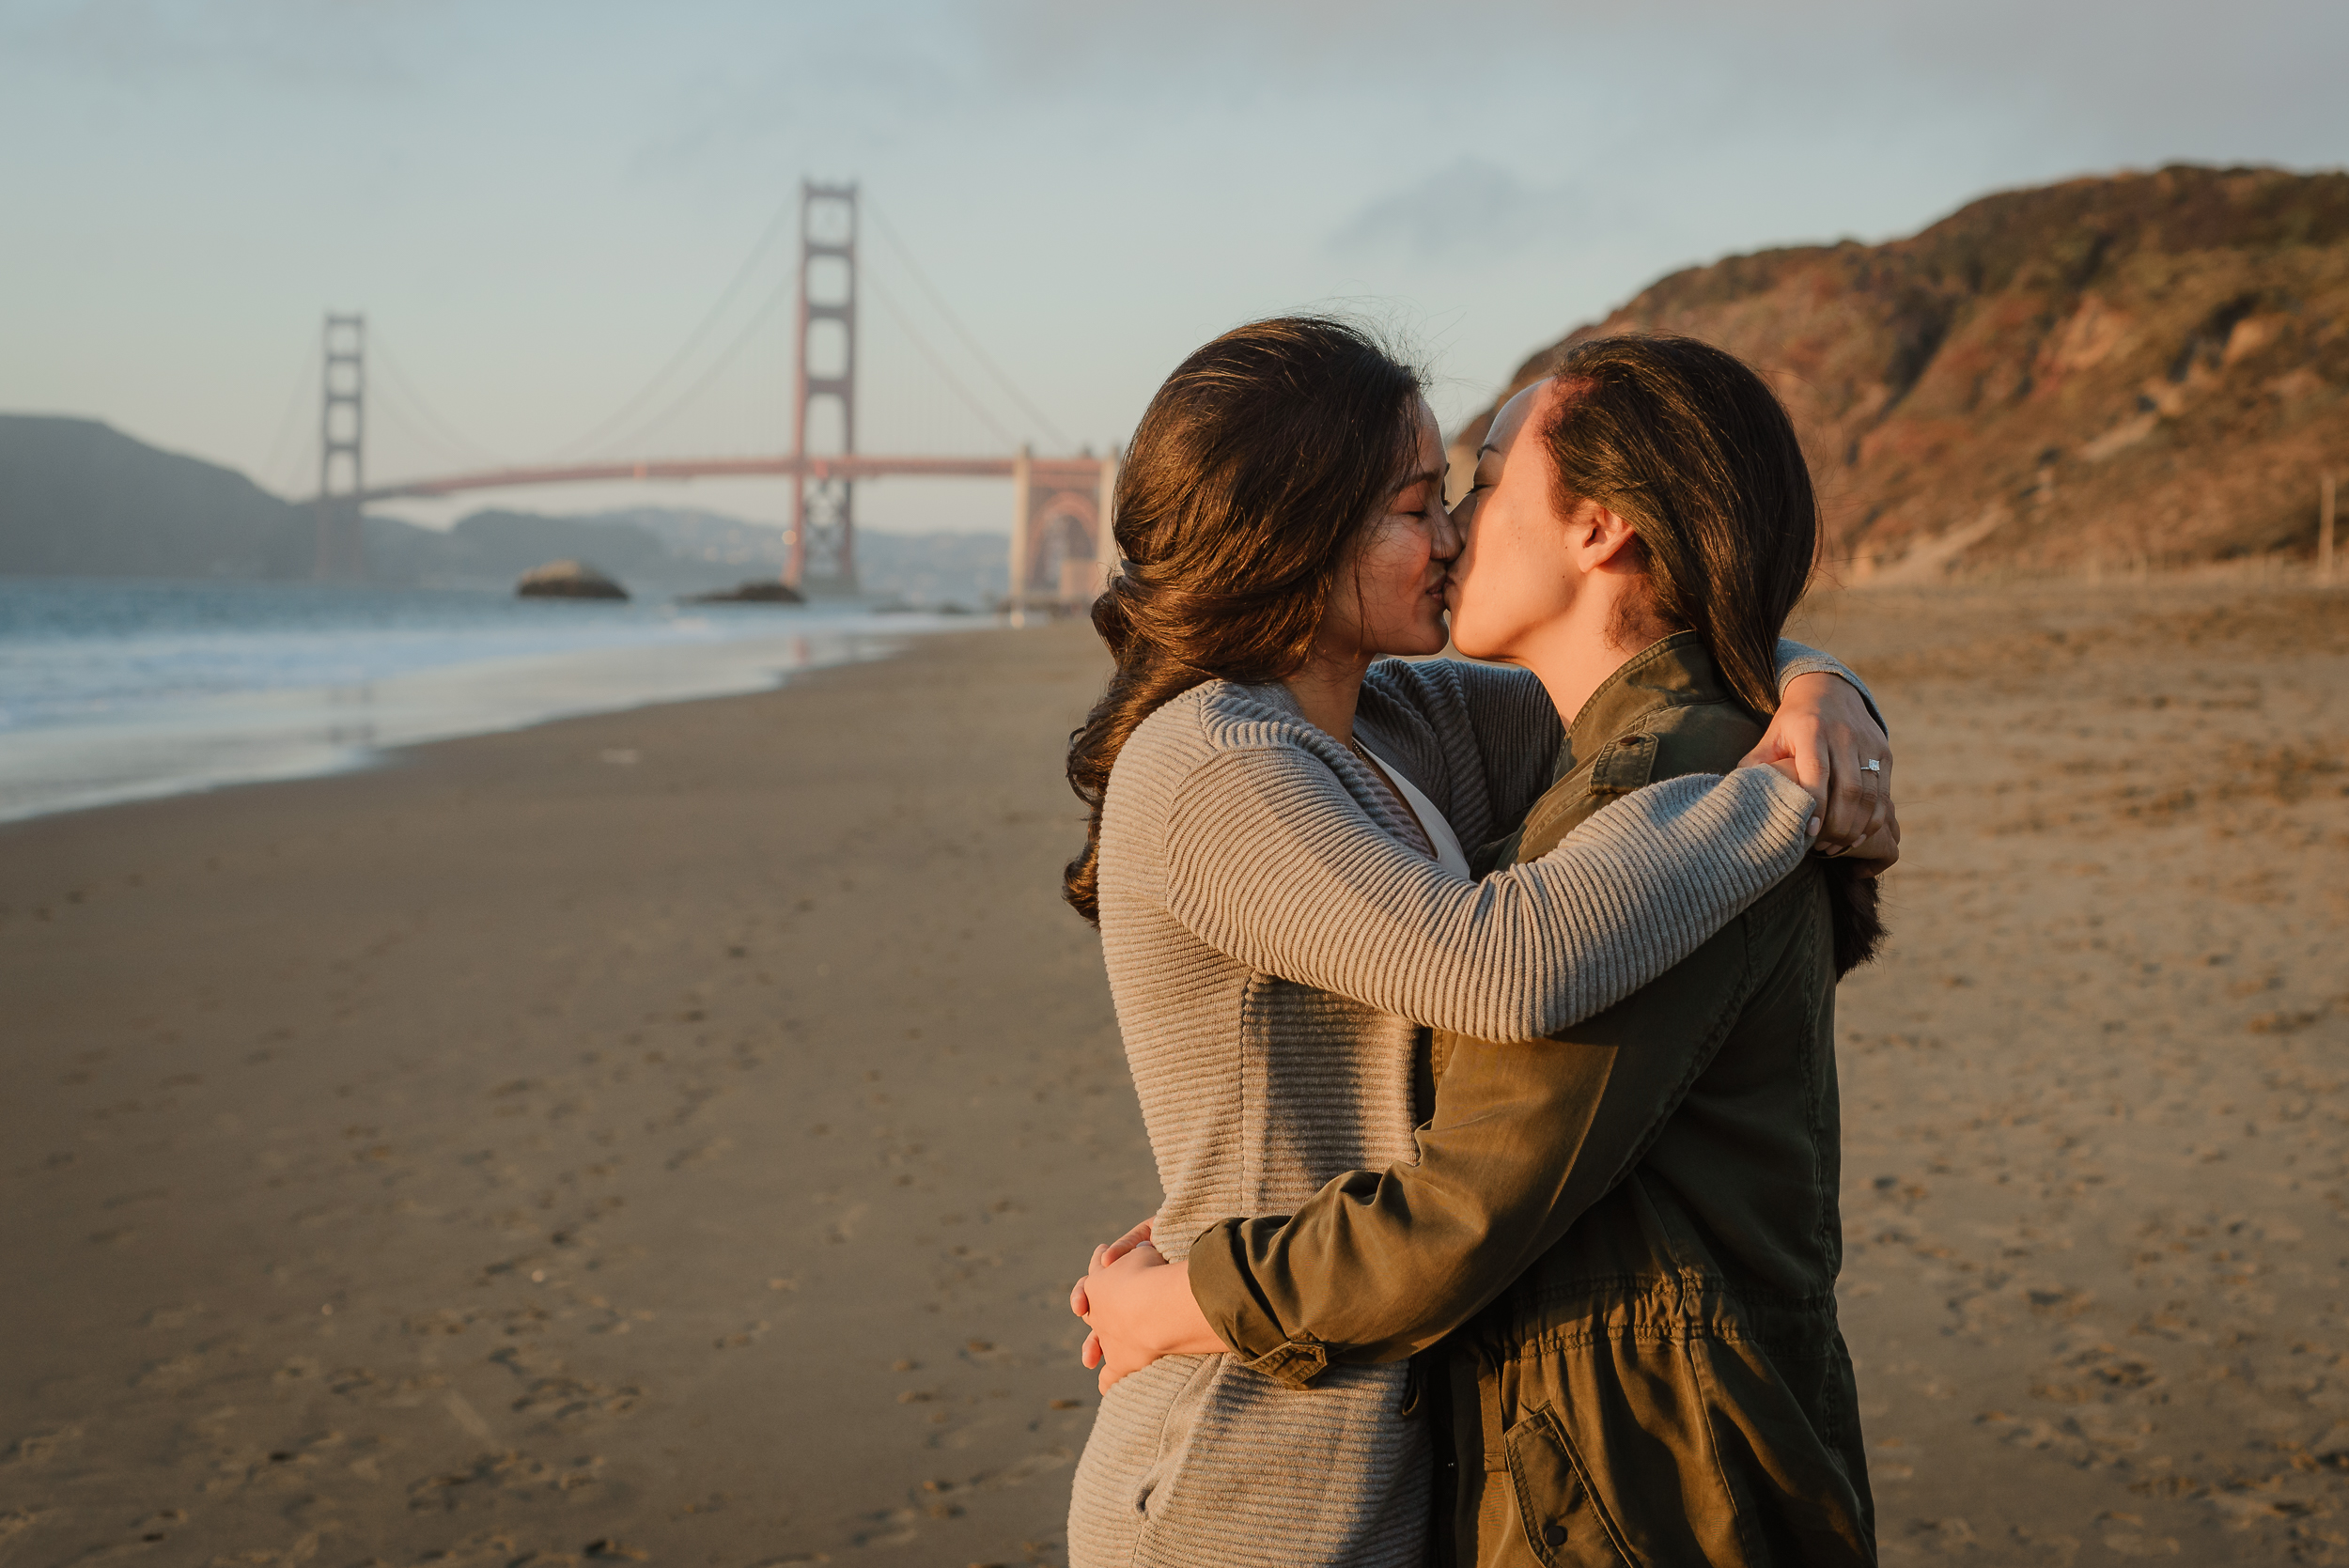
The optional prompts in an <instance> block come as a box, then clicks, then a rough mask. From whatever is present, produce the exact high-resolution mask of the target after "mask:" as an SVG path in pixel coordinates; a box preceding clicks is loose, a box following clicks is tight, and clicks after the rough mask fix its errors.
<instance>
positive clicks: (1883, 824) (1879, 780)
mask: <svg viewBox="0 0 2349 1568" xmlns="http://www.w3.org/2000/svg"><path fill="white" fill-rule="evenodd" d="M1738 766H1739V767H1743V768H1751V767H1769V768H1778V770H1779V771H1780V772H1781V773H1784V774H1785V775H1786V776H1787V777H1788V778H1790V779H1792V780H1794V781H1795V783H1797V784H1800V785H1801V786H1802V787H1803V788H1804V789H1806V790H1808V791H1810V793H1811V798H1812V800H1814V801H1816V802H1818V804H1819V807H1820V811H1819V813H1818V815H1815V816H1813V817H1812V821H1813V822H1814V823H1816V824H1817V825H1818V826H1817V839H1818V841H1817V843H1816V845H1815V846H1814V847H1815V848H1816V849H1817V850H1818V852H1819V853H1820V854H1823V855H1830V856H1841V855H1847V854H1848V855H1857V856H1859V857H1861V858H1863V859H1868V860H1879V859H1886V856H1885V853H1884V852H1885V851H1886V849H1887V848H1888V847H1889V849H1890V860H1896V859H1898V858H1899V845H1900V836H1899V829H1898V826H1897V820H1896V818H1895V817H1894V815H1893V812H1892V743H1891V741H1890V738H1888V737H1886V735H1885V733H1884V730H1883V727H1882V726H1881V725H1879V724H1878V723H1877V722H1876V721H1875V714H1873V713H1871V712H1869V711H1868V704H1867V701H1866V699H1865V698H1863V697H1861V696H1860V694H1859V691H1858V689H1857V688H1855V687H1854V686H1853V685H1852V684H1851V683H1850V682H1849V681H1847V680H1845V679H1843V677H1842V676H1841V675H1828V674H1826V673H1824V672H1816V673H1813V674H1811V675H1797V676H1796V677H1795V678H1794V679H1793V680H1791V681H1788V682H1787V683H1786V690H1785V691H1783V692H1782V693H1781V695H1780V699H1779V706H1778V714H1777V716H1776V717H1775V718H1773V719H1772V720H1771V721H1770V727H1769V728H1768V729H1767V730H1766V731H1764V732H1763V735H1762V739H1761V741H1760V742H1759V743H1758V744H1757V745H1756V746H1755V747H1754V748H1753V750H1752V751H1750V752H1749V753H1746V755H1745V757H1744V758H1743V760H1742V761H1740V763H1739V764H1738ZM1888 832H1889V834H1890V842H1889V846H1888V843H1887V837H1886V835H1887V834H1888ZM1890 860H1886V863H1887V864H1889V863H1890ZM1877 869H1878V870H1882V869H1883V867H1881V866H1879V867H1878V868H1877Z"/></svg>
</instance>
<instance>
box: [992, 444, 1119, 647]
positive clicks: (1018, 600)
mask: <svg viewBox="0 0 2349 1568" xmlns="http://www.w3.org/2000/svg"><path fill="white" fill-rule="evenodd" d="M1117 463H1118V453H1117V451H1116V449H1115V448H1113V447H1112V449H1111V451H1110V455H1109V456H1108V457H1106V458H1095V457H1093V456H1092V449H1091V448H1090V447H1088V448H1087V449H1086V455H1085V456H1083V457H1081V458H1038V457H1036V456H1035V454H1034V453H1033V452H1032V451H1030V450H1029V449H1028V448H1027V447H1024V446H1023V447H1021V448H1020V449H1019V456H1018V457H1016V458H1012V460H1011V599H1010V603H1011V613H1012V615H1013V617H1014V619H1015V621H1017V622H1018V623H1019V624H1023V625H1024V624H1025V623H1026V620H1027V617H1028V614H1029V613H1030V612H1031V611H1040V612H1042V613H1045V614H1047V615H1068V614H1076V613H1080V612H1082V611H1084V610H1086V609H1088V608H1090V607H1091V605H1092V603H1093V601H1094V599H1095V598H1097V597H1098V596H1099V594H1100V592H1101V590H1102V589H1103V588H1104V587H1106V586H1107V585H1108V583H1109V574H1110V567H1111V565H1112V563H1113V562H1114V561H1115V560H1116V559H1117V542H1116V540H1115V539H1114V538H1113V537H1112V536H1111V529H1112V527H1113V526H1114V523H1115V520H1116V519H1115V515H1114V504H1115V501H1116V497H1117Z"/></svg>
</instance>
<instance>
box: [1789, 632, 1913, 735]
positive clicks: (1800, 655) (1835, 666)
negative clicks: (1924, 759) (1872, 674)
mask: <svg viewBox="0 0 2349 1568" xmlns="http://www.w3.org/2000/svg"><path fill="white" fill-rule="evenodd" d="M1797 675H1841V676H1843V678H1844V679H1845V680H1847V681H1849V682H1851V685H1852V690H1853V691H1857V692H1859V700H1860V701H1861V702H1864V703H1866V704H1867V705H1868V711H1869V712H1870V713H1871V714H1874V715H1875V722H1876V728H1878V729H1880V730H1882V731H1884V733H1885V734H1887V735H1890V734H1891V733H1892V727H1891V726H1890V724H1887V723H1886V722H1884V714H1883V711H1882V710H1881V709H1879V708H1878V707H1877V706H1876V694H1875V692H1873V691H1869V690H1868V683H1867V682H1866V681H1864V680H1861V679H1860V678H1859V676H1858V675H1853V674H1852V673H1851V671H1850V670H1849V669H1848V668H1846V667H1845V665H1844V664H1843V660H1840V659H1837V658H1836V657H1835V656H1834V655H1833V654H1831V653H1821V652H1820V651H1819V650H1818V649H1817V648H1807V647H1804V646H1803V645H1802V644H1800V643H1797V642H1796V641H1795V640H1794V639H1793V638H1791V637H1781V638H1780V639H1779V640H1778V689H1779V690H1780V691H1785V690H1786V683H1787V682H1788V681H1790V680H1793V679H1794V678H1795V677H1796V676H1797Z"/></svg>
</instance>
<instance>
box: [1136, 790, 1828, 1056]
mask: <svg viewBox="0 0 2349 1568" xmlns="http://www.w3.org/2000/svg"><path fill="white" fill-rule="evenodd" d="M1810 815H1811V803H1810V799H1809V797H1808V796H1806V795H1804V794H1803V792H1802V791H1801V790H1800V789H1799V788H1798V787H1797V786H1796V785H1794V784H1791V783H1789V782H1787V781H1786V780H1785V779H1784V778H1782V777H1781V775H1779V774H1777V773H1776V772H1774V771H1772V770H1771V769H1768V768H1741V769H1738V770H1737V771H1736V772H1735V773H1734V774H1732V775H1730V776H1728V777H1725V778H1723V777H1715V776H1712V775H1692V776H1689V777H1688V778H1682V779H1673V780H1668V781H1666V782H1664V783H1662V784H1653V785H1650V786H1649V787H1647V788H1646V789H1642V790H1640V791H1638V792H1636V793H1634V794H1633V795H1631V796H1628V797H1626V799H1625V800H1621V801H1617V802H1616V803H1614V804H1613V805H1610V806H1609V807H1608V808H1607V809H1606V810H1604V811H1602V812H1600V813H1598V814H1597V815H1595V816H1594V817H1593V818H1592V819H1591V820H1590V821H1589V822H1587V823H1584V824H1583V825H1582V826H1581V827H1580V828H1579V829H1578V830H1577V831H1575V832H1574V833H1573V834H1571V835H1569V837H1568V838H1567V839H1566V840H1565V842H1564V843H1563V844H1561V845H1560V846H1558V847H1557V848H1556V849H1554V850H1552V851H1551V852H1550V853H1549V854H1548V855H1545V856H1543V857H1542V858H1541V859H1540V860H1538V861H1535V862H1530V863H1528V864H1524V865H1519V866H1515V867H1512V868H1510V869H1509V870H1507V871H1505V872H1501V873H1499V874H1497V875H1495V876H1493V877H1488V878H1486V880H1485V881H1483V882H1481V883H1478V882H1468V881H1463V880H1460V879H1459V878H1457V877H1453V876H1451V875H1449V874H1448V873H1446V872H1444V871H1443V870H1442V869H1441V868H1440V867H1439V866H1438V865H1436V864H1435V863H1434V862H1430V861H1428V860H1426V859H1425V858H1424V857H1423V856H1421V855H1419V854H1417V853H1415V852H1413V851H1412V850H1410V849H1408V848H1407V847H1405V846H1403V845H1402V844H1401V843H1400V842H1398V841H1397V840H1395V839H1394V838H1393V837H1392V836H1390V835H1389V834H1388V833H1387V832H1385V831H1383V830H1382V829H1380V828H1379V827H1378V826H1377V824H1376V823H1374V822H1373V821H1371V820H1370V818H1369V817H1368V816H1366V815H1364V814H1363V812H1362V809H1361V806H1360V805H1359V804H1357V803H1356V801H1355V800H1353V798H1352V797H1351V796H1349V795H1348V794H1347V793H1346V790H1345V788H1344V787H1343V786H1342V785H1341V784H1339V783H1338V781H1337V779H1336V777H1335V775H1334V774H1332V773H1331V772H1330V769H1329V768H1327V767H1326V766H1324V765H1323V764H1322V763H1321V762H1320V761H1319V760H1318V759H1317V758H1315V757H1314V756H1312V755H1310V754H1309V753H1306V752H1305V751H1303V750H1302V749H1301V748H1297V747H1289V746H1281V745H1268V746H1262V747H1252V748H1247V749H1235V750H1231V751H1227V752H1224V753H1220V754H1218V755H1217V756H1215V757H1213V758H1212V759H1210V760H1209V761H1208V762H1206V764H1205V765H1203V766H1201V767H1200V768H1197V769H1196V770H1194V771H1193V772H1192V773H1191V774H1190V776H1189V777H1188V778H1186V779H1185V780H1184V781H1183V784H1182V785H1181V787H1180V788H1179V789H1177V790H1176V791H1175V793H1174V796H1173V798H1172V800H1171V802H1170V807H1169V810H1168V814H1167V819H1166V825H1165V829H1166V831H1165V846H1166V849H1165V853H1166V867H1165V871H1166V897H1167V907H1168V908H1169V910H1170V912H1171V913H1173V914H1174V915H1175V918H1176V919H1178V920H1180V921H1181V922H1182V923H1183V924H1185V925H1187V926H1188V927H1189V928H1190V930H1191V931H1192V932H1193V933H1194V934H1196V935H1197V936H1198V937H1199V938H1200V939H1202V940H1204V941H1206V943H1208V944H1209V945H1210V946H1212V947H1215V948H1217V949H1218V950H1220V951H1221V952H1223V953H1226V954H1229V955H1232V956H1233V957H1235V958H1237V959H1239V960H1240V961H1241V962H1243V963H1246V964H1248V965H1250V966H1251V967H1252V968H1254V969H1258V970H1264V971H1266V972H1267V973H1270V974H1276V975H1279V976H1281V977H1282V978H1283V979H1286V980H1291V981H1294V982H1297V983H1298V984H1300V985H1306V986H1315V987H1317V988H1319V989H1322V990H1327V991H1333V992H1336V993H1338V994H1340V995H1343V996H1348V997H1352V998H1354V999H1356V1000H1357V1001H1364V1002H1367V1003H1369V1004H1370V1005H1372V1006H1375V1007H1377V1008H1380V1009H1381V1010H1383V1011H1386V1012H1390V1013H1393V1014H1396V1015H1399V1016H1400V1017H1406V1018H1409V1019H1411V1020H1412V1021H1413V1022H1415V1023H1420V1024H1425V1025H1428V1026H1430V1027H1434V1028H1439V1029H1448V1030H1454V1031H1457V1032H1460V1033H1464V1034H1471V1035H1475V1036H1478V1037H1480V1038H1484V1039H1504V1040H1505V1039H1525V1038H1530V1037H1532V1036H1536V1035H1542V1034H1548V1033H1552V1032H1556V1031H1557V1030H1559V1029H1562V1028H1564V1027H1566V1026H1567V1025H1569V1024H1571V1023H1574V1022H1576V1021H1578V1020H1579V1019H1581V1018H1586V1017H1590V1016H1591V1015H1593V1014H1595V1013H1596V1012H1598V1011H1599V1010H1601V1009H1602V1008H1604V1007H1606V1006H1608V1005H1610V1003H1612V1002H1614V1001H1619V1000H1621V999H1622V998H1623V997H1626V996H1627V995H1629V994H1630V993H1631V992H1632V991H1634V990H1636V989H1637V988H1638V987H1639V986H1642V985H1644V984H1646V983H1647V981H1649V980H1651V979H1653V978H1655V976H1657V974H1660V973H1662V972H1663V971H1664V970H1666V969H1669V968H1670V967H1672V965H1673V964H1675V963H1677V962H1679V961H1680V960H1681V959H1682V958H1684V957H1686V956H1687V955H1688V954H1689V953H1691V952H1693V951H1695V949H1696V948H1697V946H1698V945H1699V944H1701V943H1702V942H1703V940H1704V939H1706V938H1708V937H1710V936H1711V935H1712V934H1713V933H1714V932H1715V931H1718V930H1719V928H1720V927H1721V926H1722V925H1723V924H1726V923H1727V922H1728V921H1729V920H1730V919H1731V918H1732V917H1733V916H1734V915H1735V913H1736V912H1737V911H1738V910H1739V909H1742V908H1745V907H1746V906H1747V905H1748V904H1750V903H1751V902H1752V901H1753V899H1755V898H1756V897H1759V896H1760V895H1761V893H1763V892H1765V891H1766V889H1768V888H1769V887H1770V886H1771V885H1772V884H1774V883H1775V882H1777V881H1778V879H1779V878H1780V877H1783V876H1784V875H1785V874H1786V872H1788V871H1789V870H1791V869H1793V867H1794V865H1795V864H1796V863H1797V862H1798V861H1799V860H1800V858H1801V856H1802V853H1803V851H1804V849H1805V847H1806V846H1807V842H1808V841H1807V838H1806V833H1805V829H1806V825H1807V823H1808V821H1809V818H1810Z"/></svg>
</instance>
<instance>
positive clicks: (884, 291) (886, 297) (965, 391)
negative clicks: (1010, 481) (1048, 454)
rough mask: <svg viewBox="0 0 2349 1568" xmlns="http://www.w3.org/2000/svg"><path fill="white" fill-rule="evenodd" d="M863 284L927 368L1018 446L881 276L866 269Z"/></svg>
mask: <svg viewBox="0 0 2349 1568" xmlns="http://www.w3.org/2000/svg"><path fill="white" fill-rule="evenodd" d="M864 285H865V287H868V288H870V289H872V291H873V293H874V295H875V297H877V298H878V299H879V301H880V303H881V308H882V309H884V310H886V311H888V312H889V316H890V318H891V319H892V320H894V321H895V322H896V323H897V326H898V329H899V330H900V331H902V332H903V333H904V334H906V337H907V338H908V339H909V340H910V342H911V343H912V344H913V347H914V349H915V350H916V351H917V352H919V353H920V354H921V356H922V357H923V358H924V359H926V360H927V361H929V363H930V368H931V369H933V370H935V371H937V372H938V379H939V380H942V381H944V382H945V383H946V385H947V386H948V387H949V388H951V389H952V390H953V392H954V394H955V396H957V397H959V398H961V399H962V401H963V406H964V407H966V408H968V409H969V410H970V411H972V413H974V414H977V415H978V416H979V420H980V422H981V423H982V424H984V425H985V426H986V427H988V429H989V430H992V431H993V432H994V433H995V439H996V440H998V441H1000V442H1003V444H1004V445H1005V446H1018V445H1019V437H1017V436H1015V435H1013V434H1012V433H1011V432H1010V431H1009V430H1006V429H1004V428H1003V422H1002V421H1001V420H999V419H997V418H996V417H995V416H994V415H993V414H992V413H990V412H988V408H987V405H986V404H985V403H982V402H980V401H979V399H978V398H977V397H976V396H973V395H972V391H971V389H970V388H969V387H967V386H964V385H963V384H962V380H961V378H959V377H957V375H956V374H955V373H954V371H953V370H952V369H950V368H949V367H948V366H947V364H946V362H945V360H944V359H943V358H941V356H940V354H939V352H938V350H937V349H932V348H931V347H930V345H929V340H928V339H926V338H925V337H924V336H923V335H922V334H921V333H920V331H918V330H917V329H916V328H915V327H914V325H913V323H912V322H911V321H910V320H908V319H907V318H906V313H905V311H904V310H903V309H902V308H901V307H900V306H899V305H898V303H897V299H896V296H895V295H894V294H892V293H890V291H889V289H888V287H886V286H885V285H884V284H882V282H881V281H880V279H879V277H877V276H875V275H874V274H873V273H871V272H866V273H865V274H864Z"/></svg>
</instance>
